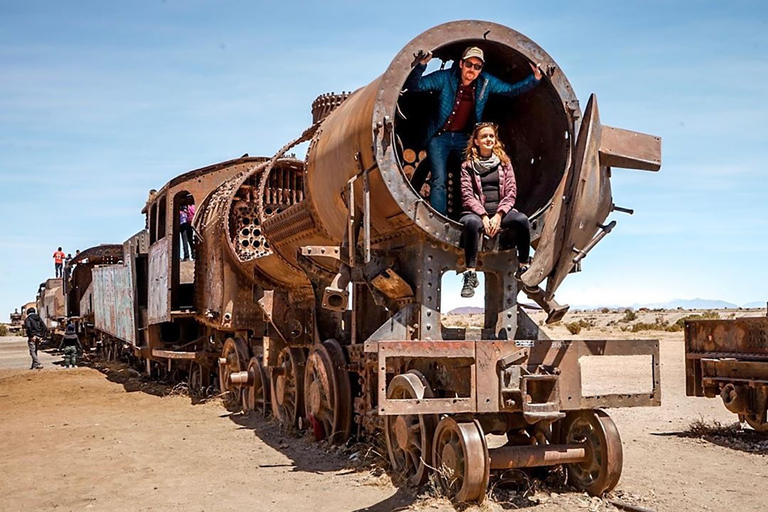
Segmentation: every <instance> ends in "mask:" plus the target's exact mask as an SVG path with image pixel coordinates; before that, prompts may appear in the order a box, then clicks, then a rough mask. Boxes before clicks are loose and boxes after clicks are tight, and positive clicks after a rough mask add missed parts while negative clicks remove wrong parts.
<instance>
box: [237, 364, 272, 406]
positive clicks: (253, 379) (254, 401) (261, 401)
mask: <svg viewBox="0 0 768 512" xmlns="http://www.w3.org/2000/svg"><path fill="white" fill-rule="evenodd" d="M246 371H247V372H248V374H249V376H248V382H250V383H251V384H250V385H248V386H243V411H245V412H251V411H255V412H257V413H260V414H261V415H262V416H266V415H267V402H268V397H269V379H268V378H267V371H266V369H265V368H264V366H262V364H261V361H260V360H259V358H257V357H252V358H251V360H250V361H249V362H248V370H246Z"/></svg>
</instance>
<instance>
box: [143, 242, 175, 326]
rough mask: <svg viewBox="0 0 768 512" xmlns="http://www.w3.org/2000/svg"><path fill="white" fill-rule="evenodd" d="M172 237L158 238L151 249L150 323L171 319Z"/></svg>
mask: <svg viewBox="0 0 768 512" xmlns="http://www.w3.org/2000/svg"><path fill="white" fill-rule="evenodd" d="M170 245H171V237H170V236H166V237H164V238H163V239H162V240H158V241H157V242H155V244H154V245H152V246H151V247H150V249H149V287H148V289H149V309H148V320H149V323H150V324H156V323H160V322H167V321H169V320H170V319H171V304H170V300H171V290H170V276H169V271H170V267H169V264H168V262H169V256H170V254H169V252H170V250H169V249H170V247H169V246H170Z"/></svg>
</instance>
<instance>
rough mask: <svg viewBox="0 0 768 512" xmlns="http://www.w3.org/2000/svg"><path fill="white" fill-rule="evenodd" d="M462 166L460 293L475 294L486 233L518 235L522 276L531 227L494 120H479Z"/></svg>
mask: <svg viewBox="0 0 768 512" xmlns="http://www.w3.org/2000/svg"><path fill="white" fill-rule="evenodd" d="M466 154H467V159H466V160H465V161H464V163H463V164H462V165H461V204H462V207H463V210H462V211H463V213H462V214H461V221H460V222H461V223H462V225H463V226H464V256H465V259H466V267H467V269H466V271H465V272H464V285H463V286H462V288H461V296H462V297H464V298H469V297H473V296H474V295H475V288H477V287H478V285H479V282H478V280H477V272H476V271H475V266H476V265H477V252H478V246H479V242H480V237H481V236H483V234H485V235H487V236H488V237H489V238H493V237H495V236H496V235H498V234H499V232H501V231H503V230H509V231H510V232H511V233H512V234H513V235H514V237H515V245H516V246H517V261H518V268H517V272H516V273H515V276H517V277H518V279H519V277H520V276H521V275H522V274H523V273H524V272H525V271H526V270H528V263H529V258H530V256H529V254H530V245H531V227H530V223H529V222H528V217H527V216H526V215H525V214H523V213H520V212H518V211H517V210H515V200H516V199H517V181H516V180H515V171H514V169H513V168H512V162H511V161H510V160H509V157H508V156H507V153H506V152H505V151H504V145H503V144H502V142H501V141H500V140H499V135H498V128H497V127H496V125H495V124H493V123H478V124H477V125H476V126H475V130H474V131H473V132H472V135H471V137H470V141H469V143H468V145H467V150H466Z"/></svg>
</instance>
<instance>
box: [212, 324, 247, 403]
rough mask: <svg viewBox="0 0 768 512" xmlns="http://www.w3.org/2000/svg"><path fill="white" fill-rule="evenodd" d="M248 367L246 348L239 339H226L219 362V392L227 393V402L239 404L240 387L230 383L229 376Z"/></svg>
mask: <svg viewBox="0 0 768 512" xmlns="http://www.w3.org/2000/svg"><path fill="white" fill-rule="evenodd" d="M247 365H248V346H247V345H246V344H245V342H244V341H243V340H241V339H240V338H227V340H226V341H225V342H224V347H223V348H222V349H221V359H220V360H219V390H220V391H221V392H222V393H227V394H228V396H227V399H228V401H230V400H231V401H232V402H233V403H235V404H237V403H240V386H235V385H233V384H232V382H231V381H230V378H229V377H230V375H232V374H233V373H235V372H240V371H244V370H245V368H246V366H247Z"/></svg>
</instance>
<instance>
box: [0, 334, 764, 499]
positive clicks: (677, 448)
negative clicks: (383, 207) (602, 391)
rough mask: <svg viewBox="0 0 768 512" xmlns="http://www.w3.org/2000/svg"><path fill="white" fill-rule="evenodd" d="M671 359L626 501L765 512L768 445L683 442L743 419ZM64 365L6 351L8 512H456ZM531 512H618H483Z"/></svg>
mask: <svg viewBox="0 0 768 512" xmlns="http://www.w3.org/2000/svg"><path fill="white" fill-rule="evenodd" d="M602 334H603V335H604V336H602V337H607V334H606V333H602ZM620 335H623V333H620V334H616V336H620ZM628 335H631V336H633V337H637V334H635V333H628ZM657 335H658V334H657ZM582 337H592V338H595V337H599V336H596V333H589V332H587V333H582ZM645 337H650V336H645ZM661 347H662V350H661V362H662V389H663V406H662V407H659V408H644V409H623V410H612V411H609V412H610V414H611V416H612V417H613V418H614V419H615V421H616V423H617V425H618V428H619V431H620V433H621V436H622V439H623V443H624V472H623V475H622V478H621V482H620V483H619V486H618V488H617V491H615V492H614V494H613V496H614V497H617V498H619V499H623V500H624V501H632V502H634V503H637V504H640V505H642V506H644V507H647V508H650V509H653V510H659V511H672V510H675V511H679V510H712V511H719V510H739V511H764V510H766V508H768V493H766V491H765V489H766V488H768V459H767V458H766V454H768V441H765V442H762V441H760V440H755V439H754V437H753V436H751V434H752V432H751V431H747V432H741V433H739V432H737V433H725V434H724V435H722V436H720V437H716V438H715V441H716V442H717V443H719V444H715V443H714V442H710V441H706V440H703V439H699V438H695V437H687V436H686V435H684V432H685V431H686V430H687V429H688V428H689V426H690V425H691V423H692V422H694V421H696V420H698V419H700V418H704V419H706V420H717V421H720V422H722V423H724V424H732V423H733V422H734V420H735V417H734V416H733V415H731V414H730V413H728V412H727V411H726V410H725V408H724V407H723V406H722V405H721V404H720V402H719V401H718V400H708V399H703V398H698V399H697V398H687V397H685V387H684V367H683V344H682V336H681V334H680V333H668V334H665V336H664V338H663V340H662V344H661ZM58 359H59V358H58V357H56V358H52V357H51V356H49V355H47V354H44V355H43V364H44V365H46V368H45V369H43V370H40V371H29V370H27V368H28V365H29V361H28V355H26V344H25V343H24V342H23V340H22V339H20V338H15V339H14V338H0V453H1V454H2V457H0V475H3V476H2V478H0V496H2V499H0V510H9V511H10V510H14V511H16V510H25V511H33V510H54V509H55V510H206V511H207V510H243V509H244V507H245V508H247V509H249V510H291V511H302V510H311V511H318V510H393V509H400V508H414V509H420V510H435V509H452V508H453V507H452V506H451V505H450V503H448V502H447V501H445V500H442V499H434V498H430V497H429V496H425V493H424V492H422V494H421V495H415V494H414V493H413V492H411V491H403V490H397V489H396V488H395V487H394V486H393V485H392V484H391V482H390V481H389V478H388V477H387V476H386V475H381V476H374V474H372V473H371V471H369V470H362V471H361V470H353V469H351V468H350V467H349V461H348V459H349V455H348V454H339V453H338V452H329V451H327V450H325V449H323V447H321V446H318V445H317V444H315V443H313V442H311V441H309V440H307V439H305V438H302V439H296V438H293V437H291V435H289V434H282V433H280V431H279V430H278V428H277V427H276V425H275V424H274V423H273V422H271V421H267V420H263V419H259V418H254V417H246V416H243V415H241V414H231V413H230V412H228V411H227V410H226V409H225V408H224V407H223V406H222V405H221V402H219V401H213V402H207V403H200V404H194V403H193V401H192V400H190V399H189V398H186V397H179V396H175V397H174V396H171V397H159V396H155V395H153V394H151V393H148V392H145V391H129V390H130V389H133V388H131V387H130V386H128V385H126V384H120V383H119V382H116V381H120V379H119V378H117V377H118V376H117V375H114V374H113V375H110V374H109V373H108V374H107V375H106V376H105V375H104V374H103V373H100V372H98V371H96V370H94V369H91V368H78V369H75V370H64V369H62V368H60V367H59V366H56V365H53V364H51V361H52V360H58ZM728 445H730V446H728ZM745 450H752V451H754V452H756V453H750V452H747V451H745ZM426 494H428V493H426ZM520 507H524V508H526V509H528V510H535V511H537V512H544V511H566V510H614V509H613V507H611V506H610V505H608V504H607V503H606V502H604V501H600V500H598V499H592V500H590V499H589V498H588V497H585V496H584V495H582V494H579V493H575V492H568V491H566V490H564V489H556V492H551V489H550V490H547V491H544V492H536V493H535V494H534V495H533V496H531V497H530V499H529V498H528V497H523V496H522V494H521V493H520V492H518V494H517V497H516V498H514V501H513V503H493V502H486V503H485V504H483V505H482V506H481V507H471V508H470V510H474V509H482V510H504V509H510V508H520Z"/></svg>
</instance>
